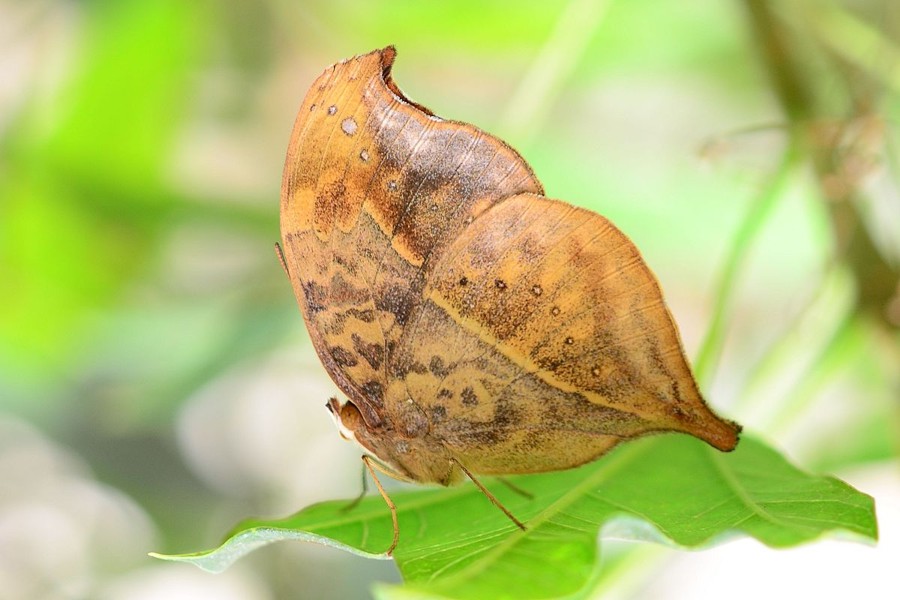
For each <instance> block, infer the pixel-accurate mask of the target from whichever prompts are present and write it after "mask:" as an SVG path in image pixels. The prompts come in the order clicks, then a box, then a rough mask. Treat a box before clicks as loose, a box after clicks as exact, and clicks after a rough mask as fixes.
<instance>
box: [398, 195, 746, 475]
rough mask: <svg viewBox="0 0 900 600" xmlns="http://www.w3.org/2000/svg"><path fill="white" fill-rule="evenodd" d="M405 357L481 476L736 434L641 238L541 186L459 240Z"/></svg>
mask: <svg viewBox="0 0 900 600" xmlns="http://www.w3.org/2000/svg"><path fill="white" fill-rule="evenodd" d="M396 361H397V367H396V368H397V370H398V371H399V372H401V373H403V375H404V379H405V381H406V385H407V389H408V391H409V395H410V397H411V398H412V399H413V400H414V401H415V402H417V403H418V404H419V405H420V406H421V407H422V409H423V411H424V412H425V414H426V415H428V416H429V419H430V422H431V434H432V435H434V436H436V437H439V438H441V439H443V440H444V443H445V444H446V445H447V447H448V448H449V449H450V450H451V452H452V453H453V454H454V455H455V456H456V457H457V458H458V459H459V460H461V461H462V462H463V463H464V464H466V465H467V466H468V467H469V469H471V470H472V471H474V472H479V473H484V474H488V473H497V474H500V473H522V472H537V471H547V470H555V469H562V468H567V467H572V466H576V465H578V464H582V463H584V462H587V461H589V460H592V459H594V458H596V457H597V456H599V455H600V454H602V453H603V452H605V451H606V450H608V449H609V448H611V447H612V446H613V445H615V444H616V443H617V442H619V441H621V440H624V439H629V438H633V437H636V436H639V435H642V434H645V433H649V432H653V431H682V432H686V433H690V434H692V435H695V436H697V437H699V438H701V439H704V440H706V441H707V442H709V443H710V444H711V445H713V446H715V447H717V448H720V449H723V450H729V449H731V448H733V447H734V445H735V444H736V442H737V438H736V434H737V431H738V428H737V427H736V426H735V425H734V424H732V423H729V422H726V421H723V420H721V419H719V418H718V417H716V416H715V415H714V414H713V413H712V412H711V411H710V410H709V408H708V407H707V406H706V404H705V403H704V401H703V399H702V397H701V396H700V393H699V391H698V389H697V386H696V383H695V382H694V379H693V377H692V375H691V372H690V368H689V367H688V364H687V361H686V359H685V356H684V352H683V349H682V346H681V342H680V340H679V336H678V332H677V330H676V327H675V324H674V322H673V320H672V317H671V315H670V314H669V311H668V309H667V308H666V305H665V303H664V301H663V298H662V294H661V292H660V289H659V286H658V284H657V282H656V279H655V278H654V276H653V274H652V273H651V272H650V270H649V268H648V267H647V266H646V264H645V263H644V261H643V259H642V258H641V256H640V254H639V252H638V250H637V248H635V246H634V245H633V244H632V243H631V242H630V241H629V240H628V238H627V237H626V236H625V235H624V234H622V233H621V232H620V231H619V230H618V229H616V228H615V227H614V226H613V225H612V224H611V223H610V222H609V221H608V220H606V219H605V218H603V217H601V216H599V215H597V214H595V213H592V212H589V211H586V210H583V209H580V208H576V207H573V206H571V205H569V204H566V203H563V202H559V201H556V200H550V199H547V198H544V197H542V196H537V195H534V194H520V195H517V196H514V197H511V198H508V199H506V200H505V201H503V202H501V203H499V204H495V205H494V206H492V207H491V208H490V209H489V210H488V211H486V212H484V213H483V214H481V215H480V216H479V217H478V219H476V220H475V221H474V222H473V223H472V224H471V225H469V226H468V227H467V228H466V229H465V230H464V231H463V232H461V234H460V235H459V237H458V238H457V239H456V240H455V241H454V243H453V244H452V245H451V246H450V247H449V248H448V249H447V250H446V252H445V253H444V254H443V256H442V257H441V259H440V261H438V263H437V264H436V265H435V268H434V270H433V272H432V274H431V277H430V279H429V280H428V282H427V285H426V286H425V288H424V290H423V302H422V303H421V304H420V305H419V306H417V308H416V311H415V313H414V315H413V318H412V319H411V323H410V325H409V326H408V328H407V330H406V331H405V332H404V337H403V338H402V340H401V348H400V351H399V352H398V353H396ZM417 365H418V366H417ZM423 367H425V368H424V369H423Z"/></svg>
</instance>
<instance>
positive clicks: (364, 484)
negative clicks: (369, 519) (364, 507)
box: [341, 462, 369, 512]
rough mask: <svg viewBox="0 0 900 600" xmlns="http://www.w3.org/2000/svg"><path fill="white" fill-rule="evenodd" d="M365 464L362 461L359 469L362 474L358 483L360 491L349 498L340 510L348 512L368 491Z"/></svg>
mask: <svg viewBox="0 0 900 600" xmlns="http://www.w3.org/2000/svg"><path fill="white" fill-rule="evenodd" d="M366 466H367V465H366V463H365V462H363V465H362V470H361V471H360V475H362V477H361V479H362V481H361V482H360V483H361V484H362V485H361V486H360V489H361V491H360V492H359V495H358V496H357V497H356V498H354V499H353V500H351V501H350V502H348V503H347V505H346V506H345V507H344V508H342V509H341V512H350V511H351V510H353V509H354V508H356V507H357V506H358V505H359V503H360V502H362V499H363V498H365V497H366V494H368V493H369V480H368V479H367V478H366V473H367V471H368V469H367V468H366Z"/></svg>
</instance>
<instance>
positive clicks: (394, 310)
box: [281, 47, 541, 427]
mask: <svg viewBox="0 0 900 600" xmlns="http://www.w3.org/2000/svg"><path fill="white" fill-rule="evenodd" d="M394 56H395V51H394V49H393V48H390V47H389V48H386V49H384V50H380V51H376V52H372V53H370V54H366V55H363V56H358V57H356V58H353V59H351V60H348V61H345V62H342V63H338V64H336V65H333V66H332V67H330V68H329V69H327V70H326V71H325V72H324V73H323V74H322V75H321V76H320V77H319V78H318V79H317V80H316V81H315V83H313V85H312V87H311V88H310V90H309V92H308V93H307V96H306V98H305V99H304V101H303V104H302V106H301V108H300V111H299V114H298V116H297V120H296V122H295V124H294V130H293V134H292V135H291V141H290V145H289V148H288V155H287V161H286V163H285V168H284V178H283V184H282V194H281V235H282V242H283V251H284V255H285V262H286V264H287V266H288V271H289V276H290V279H291V283H292V285H293V288H294V293H295V295H296V296H297V300H298V303H299V304H300V308H301V310H302V312H303V315H304V318H305V320H306V324H307V328H308V329H309V332H310V337H311V338H312V342H313V345H314V347H315V349H316V352H317V353H318V355H319V358H320V359H321V360H322V363H323V364H324V365H325V367H326V369H327V371H328V372H329V374H330V375H331V377H332V379H334V381H335V383H336V384H337V385H338V387H340V388H341V389H342V391H343V392H344V393H346V394H347V395H348V397H349V398H350V399H351V400H352V401H353V402H354V404H356V406H357V407H358V408H359V410H360V412H361V414H362V416H363V418H364V419H365V421H366V423H367V424H368V425H369V426H372V427H376V426H378V425H380V424H381V423H382V421H383V411H384V405H385V395H386V390H387V389H388V386H389V384H390V383H391V380H392V375H391V374H390V373H388V370H387V364H388V363H389V362H390V360H391V359H390V356H391V354H392V352H393V351H394V349H395V348H396V347H397V344H398V342H399V339H400V337H401V334H402V331H403V330H404V328H405V326H406V325H407V321H408V319H409V316H410V314H411V312H412V311H413V309H414V308H415V306H416V305H417V304H418V303H419V302H420V300H421V292H422V289H423V287H424V285H425V282H426V281H427V280H428V277H429V273H430V270H431V269H432V267H433V265H434V263H435V260H436V259H437V257H439V256H441V255H442V253H443V251H444V249H445V247H446V246H447V244H448V243H449V242H451V241H452V240H454V239H456V238H457V237H458V233H459V231H461V230H462V229H463V228H464V227H465V226H466V224H467V223H469V222H471V221H473V220H474V219H475V218H476V217H477V216H478V215H479V214H480V213H481V212H483V211H484V210H486V209H487V208H488V207H490V206H491V205H492V204H493V203H494V202H496V201H497V200H499V199H501V198H504V197H507V196H510V195H513V194H516V193H520V192H527V191H532V192H537V193H540V192H541V186H540V183H539V182H538V181H537V180H536V179H535V177H534V175H533V173H532V172H531V169H530V168H529V167H528V165H527V164H526V163H525V162H524V161H523V160H522V158H521V157H520V156H519V155H518V154H517V153H516V152H515V150H513V149H512V148H510V147H509V146H507V145H506V144H504V143H503V142H501V141H499V140H497V139H496V138H493V137H491V136H489V135H487V134H485V133H484V132H482V131H480V130H479V129H477V128H475V127H473V126H471V125H468V124H464V123H457V122H452V121H444V120H442V119H439V118H437V117H435V116H433V115H432V114H431V113H430V112H428V111H427V109H425V108H423V107H421V106H419V105H417V104H415V103H413V102H412V101H410V100H408V99H407V98H405V97H404V96H403V95H402V93H401V92H400V90H399V89H398V88H397V86H396V84H394V82H393V80H392V79H391V77H390V69H391V65H392V63H393V60H394Z"/></svg>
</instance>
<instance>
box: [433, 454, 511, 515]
mask: <svg viewBox="0 0 900 600" xmlns="http://www.w3.org/2000/svg"><path fill="white" fill-rule="evenodd" d="M450 462H452V463H454V464H455V465H456V466H457V467H459V468H460V469H461V470H462V472H463V473H465V474H466V477H468V478H469V479H471V480H472V483H474V484H475V485H476V486H477V487H478V489H479V490H481V493H482V494H484V495H485V496H487V499H488V500H490V501H491V504H493V505H494V506H496V507H497V508H499V509H500V510H502V511H503V514H505V515H506V516H507V517H509V520H510V521H512V522H513V523H515V524H516V527H518V528H519V529H521V530H522V531H526V529H525V525H523V524H522V522H521V521H519V520H518V519H517V518H516V517H515V516H514V515H513V514H512V513H511V512H509V509H507V508H506V507H505V506H503V505H502V504H500V501H499V500H497V498H496V497H495V496H494V495H493V494H492V493H491V492H490V491H489V490H488V489H487V488H486V487H484V485H483V484H482V483H481V482H480V481H478V480H477V479H476V478H475V476H474V475H472V472H471V471H469V470H468V469H467V468H466V467H465V466H464V465H463V464H462V463H461V462H459V461H458V460H456V459H455V458H451V459H450Z"/></svg>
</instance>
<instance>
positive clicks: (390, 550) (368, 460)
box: [362, 455, 400, 556]
mask: <svg viewBox="0 0 900 600" xmlns="http://www.w3.org/2000/svg"><path fill="white" fill-rule="evenodd" d="M362 459H363V462H364V463H365V464H366V467H367V468H368V469H369V473H371V474H372V479H373V480H374V481H375V485H376V486H377V487H378V491H379V492H381V497H382V498H384V503H385V504H387V505H388V508H389V509H390V510H391V520H392V521H393V523H394V539H393V540H392V541H391V547H390V548H388V549H387V552H385V554H387V555H388V556H390V555H391V554H392V553H393V552H394V548H396V547H397V542H398V541H400V525H399V524H398V523H397V507H396V506H394V501H393V500H391V497H390V496H388V495H387V492H385V491H384V488H383V487H381V482H380V481H378V475H376V474H375V469H373V468H372V459H371V458H369V457H368V456H366V455H363V457H362Z"/></svg>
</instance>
